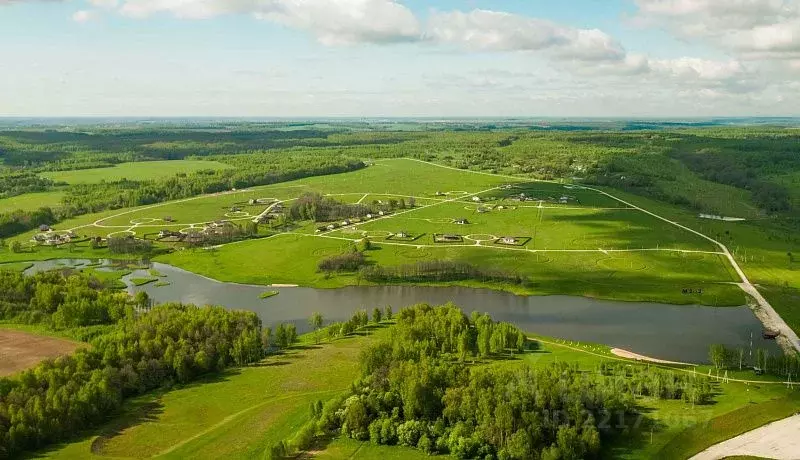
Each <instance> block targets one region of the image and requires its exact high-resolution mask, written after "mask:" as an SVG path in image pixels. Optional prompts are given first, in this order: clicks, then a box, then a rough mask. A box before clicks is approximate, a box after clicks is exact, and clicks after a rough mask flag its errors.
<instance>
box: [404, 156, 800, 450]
mask: <svg viewBox="0 0 800 460" xmlns="http://www.w3.org/2000/svg"><path fill="white" fill-rule="evenodd" d="M408 160H412V161H417V162H420V163H425V164H428V165H431V166H437V167H440V168H445V169H452V170H455V171H461V172H470V173H473V174H482V175H486V176H494V177H502V178H506V179H513V180H515V181H519V180H520V179H523V178H520V177H516V176H509V175H505V174H493V173H487V172H482V171H470V170H465V169H459V168H454V167H452V166H444V165H439V164H436V163H431V162H429V161H424V160H418V159H416V158H408ZM534 182H549V183H557V182H553V181H535V180H534ZM580 187H581V188H584V189H586V190H592V191H594V192H597V193H600V194H602V195H605V196H607V197H609V198H611V199H614V200H616V201H618V202H620V203H622V204H624V205H626V206H630V207H631V208H633V209H636V210H638V211H641V212H643V213H645V214H647V215H649V216H651V217H654V218H656V219H658V220H661V221H663V222H666V223H668V224H671V225H674V226H676V227H678V228H680V229H683V230H686V231H687V232H690V233H693V234H695V235H697V236H699V237H701V238H704V239H705V240H707V241H709V242H711V243H713V244H714V245H716V246H717V247H719V248H720V250H721V251H722V253H723V255H724V256H725V257H726V258H727V259H728V262H730V264H731V266H732V267H733V269H734V270H735V271H736V274H737V275H738V276H739V278H740V279H741V282H740V283H737V285H738V286H739V287H740V288H741V289H742V290H743V291H744V292H746V293H747V294H748V295H750V296H751V297H753V299H755V301H756V303H757V304H758V308H757V309H756V316H758V318H759V319H760V320H761V322H762V323H764V326H766V327H768V328H769V329H773V330H776V331H779V332H780V333H781V336H780V337H779V340H781V341H782V342H783V343H784V344H785V345H787V346H789V347H791V348H793V349H795V350H797V351H798V352H800V337H798V336H797V333H796V332H794V330H792V328H790V327H789V325H788V324H786V321H784V320H783V318H781V315H779V314H778V312H777V311H775V309H774V308H773V307H772V305H771V304H770V303H769V301H767V299H765V298H764V296H763V295H761V293H760V292H758V289H757V288H756V286H755V285H753V283H751V282H750V280H749V279H748V278H747V275H746V274H745V273H744V270H742V267H740V266H739V263H738V262H736V259H735V258H734V257H733V255H732V254H731V252H730V251H729V250H728V247H727V246H725V245H724V244H722V243H721V242H719V241H717V240H715V239H714V238H711V237H710V236H708V235H705V234H703V233H700V232H698V231H697V230H694V229H692V228H689V227H687V226H685V225H683V224H680V223H678V222H675V221H674V220H670V219H667V218H666V217H662V216H660V215H658V214H656V213H654V212H651V211H648V210H646V209H643V208H641V207H639V206H636V205H635V204H632V203H629V202H627V201H625V200H623V199H622V198H619V197H617V196H614V195H612V194H610V193H608V192H606V191H603V190H600V189H596V188H594V187H586V186H580ZM797 457H798V458H800V454H798V456H797Z"/></svg>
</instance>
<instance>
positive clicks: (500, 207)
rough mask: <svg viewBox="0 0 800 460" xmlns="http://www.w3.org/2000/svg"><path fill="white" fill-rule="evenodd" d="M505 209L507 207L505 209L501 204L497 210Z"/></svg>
mask: <svg viewBox="0 0 800 460" xmlns="http://www.w3.org/2000/svg"><path fill="white" fill-rule="evenodd" d="M505 208H506V207H505V206H503V205H502V204H501V205H500V206H498V207H497V209H505Z"/></svg>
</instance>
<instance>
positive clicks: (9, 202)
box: [0, 192, 64, 213]
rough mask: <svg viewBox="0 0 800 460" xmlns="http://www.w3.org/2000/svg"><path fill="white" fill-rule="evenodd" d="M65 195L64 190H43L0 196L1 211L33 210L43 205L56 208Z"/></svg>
mask: <svg viewBox="0 0 800 460" xmlns="http://www.w3.org/2000/svg"><path fill="white" fill-rule="evenodd" d="M63 196H64V192H41V193H26V194H24V195H18V196H12V197H11V198H0V213H6V212H13V211H16V210H21V211H33V210H35V209H39V208H42V207H49V208H56V207H58V206H59V205H60V204H61V198H62V197H63Z"/></svg>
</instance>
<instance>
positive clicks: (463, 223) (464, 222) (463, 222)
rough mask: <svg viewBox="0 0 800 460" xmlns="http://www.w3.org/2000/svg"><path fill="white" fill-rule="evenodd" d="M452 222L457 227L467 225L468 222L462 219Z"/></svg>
mask: <svg viewBox="0 0 800 460" xmlns="http://www.w3.org/2000/svg"><path fill="white" fill-rule="evenodd" d="M454 222H455V223H456V224H458V225H467V224H469V221H468V220H467V219H464V218H461V219H456V220H455V221H454Z"/></svg>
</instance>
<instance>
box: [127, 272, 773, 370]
mask: <svg viewBox="0 0 800 460" xmlns="http://www.w3.org/2000/svg"><path fill="white" fill-rule="evenodd" d="M153 268H155V269H156V270H158V271H159V272H161V273H162V274H164V275H167V276H166V278H164V279H165V280H166V281H169V282H170V283H171V284H170V285H169V286H164V287H156V286H154V285H153V284H148V285H145V286H140V287H133V286H130V287H129V291H130V292H139V291H144V292H147V293H148V294H149V295H150V296H151V298H153V299H154V300H155V301H156V302H158V303H162V302H173V301H174V302H184V303H193V304H198V305H206V304H212V305H223V306H226V307H229V308H238V309H246V310H251V311H254V312H256V313H257V314H258V315H259V316H260V317H261V319H262V320H263V322H264V324H265V325H276V324H278V323H281V322H292V323H294V324H296V325H297V327H298V329H299V330H300V331H307V330H308V325H307V323H306V321H307V318H308V317H309V316H310V315H311V313H313V312H315V311H320V312H322V314H323V316H324V317H325V319H326V321H340V320H346V319H348V318H349V317H350V316H351V315H352V313H353V312H354V311H355V310H357V309H361V308H367V309H369V310H371V309H372V308H374V307H376V306H377V307H383V306H385V305H391V306H392V307H393V308H394V309H395V311H397V310H398V309H399V308H400V307H403V306H407V305H413V304H416V303H421V302H425V303H430V304H443V303H446V302H449V301H452V302H454V303H455V304H456V305H458V306H460V307H461V308H462V309H463V310H464V311H465V312H471V311H474V310H477V311H480V312H487V313H489V314H491V315H492V317H493V318H494V319H496V320H501V321H508V322H512V323H514V324H516V325H517V326H519V327H520V328H522V329H523V330H526V331H530V332H533V333H537V334H543V335H548V336H552V337H561V338H564V339H568V340H576V341H585V342H594V343H603V344H607V345H611V346H614V347H619V348H624V349H626V350H630V351H634V352H636V353H640V354H644V355H648V356H655V357H659V358H663V359H671V360H680V361H691V362H706V361H708V348H709V346H710V345H712V344H714V343H723V344H726V345H729V346H734V347H739V346H742V347H749V343H750V336H751V333H752V335H753V337H754V347H756V348H758V347H761V348H768V349H770V350H771V353H776V352H777V351H778V348H777V345H776V344H775V343H774V342H772V341H765V340H763V339H761V331H762V326H761V323H760V322H759V321H758V319H757V318H756V317H755V315H754V314H753V312H752V311H750V309H749V308H747V307H744V306H743V307H735V308H713V307H704V306H676V305H664V304H655V303H637V302H615V301H605V300H595V299H588V298H584V297H572V296H530V297H527V296H517V295H513V294H509V293H505V292H498V291H492V290H488V289H472V288H463V287H424V286H369V287H346V288H341V289H312V288H274V290H276V291H279V292H280V294H279V295H277V296H274V297H270V298H268V299H260V298H259V295H260V294H261V293H262V292H264V291H265V290H271V289H273V288H266V287H263V286H248V285H240V284H234V283H221V282H217V281H213V280H210V279H207V278H204V277H202V276H198V275H195V274H193V273H190V272H187V271H185V270H181V269H179V268H176V267H172V266H170V265H164V264H160V263H154V264H153ZM143 276H145V277H146V276H148V273H147V271H143V270H141V271H137V272H134V273H133V274H131V275H130V276H129V277H128V278H130V277H143ZM129 285H130V283H129Z"/></svg>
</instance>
